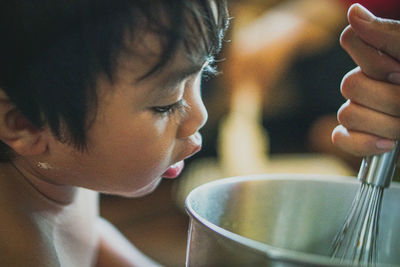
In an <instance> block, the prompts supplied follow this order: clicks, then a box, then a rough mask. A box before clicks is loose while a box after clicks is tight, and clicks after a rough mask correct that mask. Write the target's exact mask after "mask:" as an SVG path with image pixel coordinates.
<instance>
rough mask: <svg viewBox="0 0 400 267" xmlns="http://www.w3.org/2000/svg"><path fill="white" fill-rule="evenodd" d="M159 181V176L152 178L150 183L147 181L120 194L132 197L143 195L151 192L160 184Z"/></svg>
mask: <svg viewBox="0 0 400 267" xmlns="http://www.w3.org/2000/svg"><path fill="white" fill-rule="evenodd" d="M160 182H161V177H159V178H157V179H155V180H153V181H152V182H151V183H149V184H147V185H145V186H143V187H141V188H139V189H136V190H134V191H131V192H124V193H122V194H120V195H121V196H124V197H134V198H136V197H144V196H146V195H148V194H150V193H152V192H153V191H154V190H155V189H156V188H157V186H158V185H159V184H160Z"/></svg>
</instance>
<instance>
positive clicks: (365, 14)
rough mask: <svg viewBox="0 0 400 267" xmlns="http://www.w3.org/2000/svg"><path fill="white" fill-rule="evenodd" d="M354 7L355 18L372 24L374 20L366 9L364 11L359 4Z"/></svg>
mask: <svg viewBox="0 0 400 267" xmlns="http://www.w3.org/2000/svg"><path fill="white" fill-rule="evenodd" d="M355 6H356V7H357V9H356V15H357V17H359V18H360V19H362V20H364V21H367V22H372V21H373V20H374V18H375V16H374V15H373V14H372V13H371V12H369V11H368V9H366V8H365V7H363V6H362V5H360V4H355Z"/></svg>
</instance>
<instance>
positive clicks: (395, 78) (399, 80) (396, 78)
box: [388, 72, 400, 84]
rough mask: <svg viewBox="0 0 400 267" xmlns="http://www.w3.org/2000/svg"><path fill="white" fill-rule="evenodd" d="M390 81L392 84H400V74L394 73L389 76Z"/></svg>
mask: <svg viewBox="0 0 400 267" xmlns="http://www.w3.org/2000/svg"><path fill="white" fill-rule="evenodd" d="M388 80H389V82H391V83H395V84H400V73H399V72H392V73H390V74H389V76H388Z"/></svg>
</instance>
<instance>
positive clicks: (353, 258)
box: [331, 142, 399, 266]
mask: <svg viewBox="0 0 400 267" xmlns="http://www.w3.org/2000/svg"><path fill="white" fill-rule="evenodd" d="M398 155H399V146H398V142H396V146H395V148H394V149H393V150H392V151H390V152H387V153H384V154H382V155H377V156H372V157H366V158H364V159H363V161H362V164H361V167H360V171H359V174H358V179H359V180H360V181H361V185H360V187H359V189H358V191H357V193H356V196H355V198H354V199H353V202H352V204H351V207H350V210H349V212H348V214H347V216H346V218H345V222H344V224H343V226H342V228H341V229H340V231H339V232H338V234H337V235H336V236H335V238H334V240H333V244H332V254H331V255H332V258H333V259H339V260H340V262H343V261H350V262H352V263H353V264H356V265H359V264H366V265H369V266H374V265H376V264H377V262H378V243H377V242H378V232H379V218H380V210H381V204H382V199H383V192H384V189H385V188H387V187H389V185H390V183H391V180H392V178H393V174H394V171H395V167H396V162H397V158H398Z"/></svg>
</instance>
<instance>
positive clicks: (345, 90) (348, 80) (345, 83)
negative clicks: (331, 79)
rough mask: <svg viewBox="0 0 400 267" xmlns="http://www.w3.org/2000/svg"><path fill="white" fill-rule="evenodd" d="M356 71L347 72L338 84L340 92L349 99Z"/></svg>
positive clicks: (355, 81) (355, 80) (355, 78)
mask: <svg viewBox="0 0 400 267" xmlns="http://www.w3.org/2000/svg"><path fill="white" fill-rule="evenodd" d="M356 74H357V73H356V72H354V70H352V71H350V72H348V73H347V74H346V75H345V76H344V77H343V79H342V82H341V84H340V92H341V94H342V95H343V97H344V98H346V99H349V98H351V96H352V92H353V89H354V87H355V85H357V75H356Z"/></svg>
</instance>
